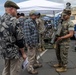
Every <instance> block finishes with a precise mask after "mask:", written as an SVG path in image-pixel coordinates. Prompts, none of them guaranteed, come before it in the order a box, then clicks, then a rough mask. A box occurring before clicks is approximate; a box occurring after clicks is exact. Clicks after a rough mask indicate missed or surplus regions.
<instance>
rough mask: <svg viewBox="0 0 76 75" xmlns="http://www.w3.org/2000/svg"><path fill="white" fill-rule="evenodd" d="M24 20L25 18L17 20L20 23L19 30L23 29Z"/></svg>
mask: <svg viewBox="0 0 76 75" xmlns="http://www.w3.org/2000/svg"><path fill="white" fill-rule="evenodd" d="M25 20H26V18H24V17H20V18H19V22H20V25H21V28H22V29H23V27H24V21H25Z"/></svg>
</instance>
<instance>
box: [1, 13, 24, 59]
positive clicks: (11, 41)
mask: <svg viewBox="0 0 76 75" xmlns="http://www.w3.org/2000/svg"><path fill="white" fill-rule="evenodd" d="M19 26H20V25H19V21H18V20H17V19H16V17H12V16H11V15H8V14H7V13H5V14H4V15H3V16H2V17H1V23H0V51H1V55H2V56H3V57H4V59H13V58H15V59H16V58H19V57H20V56H21V54H20V50H19V47H20V46H19V44H18V43H19V41H21V43H23V33H22V31H21V29H20V27H19ZM23 47H24V46H23Z"/></svg>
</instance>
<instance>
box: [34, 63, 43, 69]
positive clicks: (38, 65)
mask: <svg viewBox="0 0 76 75" xmlns="http://www.w3.org/2000/svg"><path fill="white" fill-rule="evenodd" d="M40 67H42V64H40V63H37V64H34V66H33V68H34V69H36V68H40Z"/></svg>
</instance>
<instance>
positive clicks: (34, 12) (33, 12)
mask: <svg viewBox="0 0 76 75" xmlns="http://www.w3.org/2000/svg"><path fill="white" fill-rule="evenodd" d="M29 15H37V13H36V11H35V10H31V11H30V13H29Z"/></svg>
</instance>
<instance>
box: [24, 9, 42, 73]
mask: <svg viewBox="0 0 76 75" xmlns="http://www.w3.org/2000/svg"><path fill="white" fill-rule="evenodd" d="M29 16H30V18H29V19H27V20H25V22H24V36H25V43H26V47H27V56H28V61H29V64H28V67H27V70H28V72H29V73H31V74H37V73H38V71H37V70H35V68H38V67H41V66H42V64H40V63H39V61H38V60H37V46H38V39H39V34H38V29H37V23H36V11H34V10H32V11H30V13H29Z"/></svg>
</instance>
